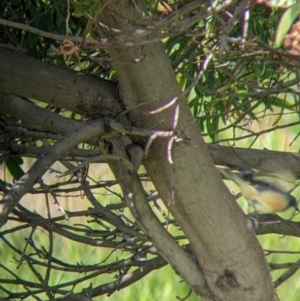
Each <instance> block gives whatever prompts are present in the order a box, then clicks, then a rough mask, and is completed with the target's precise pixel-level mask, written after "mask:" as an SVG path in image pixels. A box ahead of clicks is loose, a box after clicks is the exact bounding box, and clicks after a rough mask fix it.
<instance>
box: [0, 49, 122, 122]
mask: <svg viewBox="0 0 300 301" xmlns="http://www.w3.org/2000/svg"><path fill="white" fill-rule="evenodd" d="M0 90H2V91H5V92H7V93H12V94H15V95H19V96H22V97H27V98H32V99H37V100H39V101H42V102H45V103H48V104H50V105H52V106H55V107H58V108H64V109H68V110H70V111H72V112H76V113H80V114H82V115H84V116H89V117H104V116H105V117H107V116H115V115H117V114H118V113H120V112H122V111H123V109H122V108H121V106H120V104H119V102H118V100H117V92H116V91H117V90H116V84H115V83H113V82H110V81H107V80H104V79H102V78H99V77H96V76H92V75H86V74H85V75H83V74H81V73H79V72H74V71H72V70H68V69H67V68H64V67H59V66H54V65H51V64H48V63H45V62H42V61H38V60H36V59H33V58H31V57H29V56H26V55H24V54H22V53H20V52H16V51H10V50H7V49H3V48H1V47H0ZM23 113H24V112H23Z"/></svg>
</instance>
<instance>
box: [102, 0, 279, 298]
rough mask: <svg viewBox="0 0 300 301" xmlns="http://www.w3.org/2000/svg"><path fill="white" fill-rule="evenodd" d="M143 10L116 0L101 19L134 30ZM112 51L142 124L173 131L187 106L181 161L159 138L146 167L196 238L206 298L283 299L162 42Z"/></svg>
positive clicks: (129, 104) (178, 149) (176, 149)
mask: <svg viewBox="0 0 300 301" xmlns="http://www.w3.org/2000/svg"><path fill="white" fill-rule="evenodd" d="M143 9H144V8H143V7H142V6H139V9H137V8H136V7H134V6H133V5H131V2H130V1H122V2H121V3H120V2H118V3H113V2H110V3H109V5H108V6H107V7H105V8H104V9H103V14H102V15H101V16H100V20H101V22H104V23H105V24H107V25H108V26H112V27H114V28H116V27H117V28H119V29H122V30H128V28H129V27H130V26H129V24H134V22H135V21H137V20H139V19H141V18H143V14H145V13H146V10H144V11H143ZM118 16H123V17H122V18H120V19H119V18H118ZM124 17H125V18H126V22H124ZM125 24H126V25H125ZM131 29H132V28H131ZM137 53H143V60H142V61H141V62H140V63H137V64H130V62H134V61H135V60H136V58H137ZM110 55H111V57H112V59H113V60H114V66H115V68H116V71H117V74H118V78H119V85H120V93H121V96H122V99H123V101H124V104H125V106H126V108H135V109H134V110H131V111H130V118H131V119H132V120H133V122H134V123H135V124H136V125H137V126H140V127H145V128H156V129H160V130H161V129H162V130H169V129H172V124H173V123H174V118H176V116H175V115H174V114H175V113H174V112H175V107H176V105H177V104H178V105H179V116H178V126H177V128H176V130H181V131H183V132H184V134H185V136H186V137H188V138H189V143H183V142H181V143H178V144H175V145H174V146H173V152H172V159H173V161H174V165H171V164H170V163H169V162H168V159H167V154H166V143H165V142H161V141H154V143H153V145H152V146H151V150H150V153H149V157H148V159H147V160H145V162H144V164H145V167H146V169H147V172H148V174H149V175H150V177H151V179H152V181H153V183H154V185H155V187H156V188H157V191H158V192H159V194H160V196H161V197H162V199H163V200H164V202H165V203H166V205H167V206H169V209H170V212H171V213H172V214H173V216H174V217H175V219H176V220H177V222H178V223H179V225H180V226H181V228H182V229H183V231H184V232H185V234H186V235H187V237H188V238H189V241H190V243H191V246H192V249H193V251H194V254H195V256H196V258H197V261H198V263H199V268H200V269H201V271H202V273H203V274H204V277H205V280H206V283H207V286H208V290H209V291H210V294H209V295H208V296H205V300H231V301H233V300H251V301H253V300H276V296H275V293H274V287H273V284H272V281H271V277H270V274H269V270H268V266H267V263H266V260H265V258H264V255H263V252H262V250H261V248H260V246H259V244H258V242H257V240H256V238H255V235H254V232H253V231H251V230H249V229H248V228H247V226H246V224H247V223H246V219H245V217H244V215H243V214H242V212H241V210H240V208H239V207H238V205H237V204H236V203H235V202H234V201H233V199H232V196H231V195H230V193H229V191H228V189H227V188H226V187H225V185H224V184H223V182H222V181H221V177H220V176H219V174H218V172H217V170H216V169H215V167H214V165H213V161H212V159H211V157H210V155H209V152H208V150H207V147H206V144H205V143H204V141H203V139H202V137H201V135H200V133H199V129H198V127H197V126H196V124H195V122H194V120H193V116H192V115H191V113H190V110H189V108H188V106H187V104H186V101H185V99H184V98H183V97H182V96H181V95H182V94H181V91H180V88H179V86H178V84H177V82H176V78H175V75H174V72H173V70H172V68H171V64H170V62H169V60H168V58H167V56H166V54H165V51H164V49H163V47H162V45H161V44H159V43H157V44H152V45H149V46H145V47H143V48H141V49H127V50H124V49H123V50H122V53H121V54H120V52H119V51H118V50H116V49H115V50H111V51H110ZM174 97H178V101H177V102H176V103H175V104H174V105H173V106H171V107H170V108H168V109H166V110H160V112H159V113H157V114H149V112H150V111H152V110H157V109H159V108H160V107H162V106H163V105H165V104H166V103H167V102H169V101H170V100H172V99H174ZM141 104H143V106H141ZM174 116H175V117H174ZM160 251H161V250H160ZM167 260H168V259H167ZM173 268H174V269H175V270H176V271H177V272H178V273H179V274H180V275H181V276H182V278H183V280H185V281H186V282H187V283H188V284H189V285H190V286H191V287H192V288H193V289H195V291H196V293H198V294H201V293H202V292H201V291H199V290H197V287H193V286H192V285H191V283H190V282H189V281H187V279H186V278H185V277H184V274H185V273H186V272H187V271H184V270H181V269H180V268H178V266H177V265H176V263H175V265H173Z"/></svg>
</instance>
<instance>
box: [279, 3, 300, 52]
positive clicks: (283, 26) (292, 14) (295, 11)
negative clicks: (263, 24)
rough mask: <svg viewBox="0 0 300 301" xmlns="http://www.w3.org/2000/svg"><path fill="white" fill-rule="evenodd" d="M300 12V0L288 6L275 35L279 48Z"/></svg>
mask: <svg viewBox="0 0 300 301" xmlns="http://www.w3.org/2000/svg"><path fill="white" fill-rule="evenodd" d="M299 13H300V0H297V2H296V3H295V4H294V5H292V6H291V7H290V8H288V9H287V10H286V11H285V12H284V14H283V15H282V17H281V19H280V21H279V24H278V27H277V30H276V37H275V47H276V48H279V47H280V46H281V44H282V42H283V39H284V37H285V36H286V34H287V33H288V31H289V30H290V28H291V26H292V24H293V23H294V21H295V19H296V18H297V17H298V15H299Z"/></svg>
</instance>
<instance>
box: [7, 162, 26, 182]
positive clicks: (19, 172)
mask: <svg viewBox="0 0 300 301" xmlns="http://www.w3.org/2000/svg"><path fill="white" fill-rule="evenodd" d="M21 164H23V160H22V158H20V157H12V158H9V159H8V160H6V166H7V169H8V170H9V172H10V174H11V175H12V176H13V177H14V178H15V179H16V180H19V179H20V178H21V177H22V176H23V175H24V174H25V173H24V171H23V169H22V168H21V167H20V165H21Z"/></svg>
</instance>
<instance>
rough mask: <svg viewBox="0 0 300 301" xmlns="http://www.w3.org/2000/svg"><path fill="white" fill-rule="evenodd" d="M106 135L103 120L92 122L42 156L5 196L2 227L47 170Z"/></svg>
mask: <svg viewBox="0 0 300 301" xmlns="http://www.w3.org/2000/svg"><path fill="white" fill-rule="evenodd" d="M104 133H105V129H104V124H103V121H102V120H98V121H94V122H90V123H88V124H86V125H84V126H82V127H81V128H80V129H77V130H75V131H72V132H71V133H70V134H68V135H66V136H65V137H64V138H62V139H61V140H60V141H59V142H57V143H56V144H55V145H54V146H53V148H52V149H51V150H50V151H49V152H47V153H46V154H45V155H43V156H41V157H40V158H39V159H38V160H37V161H36V162H35V163H34V164H33V165H32V167H31V168H30V170H29V171H28V173H26V174H25V175H24V176H22V177H21V178H20V179H19V180H18V181H17V182H16V183H15V184H14V185H13V187H12V189H11V190H10V191H9V192H8V193H7V194H6V195H5V196H4V198H3V199H2V201H1V202H0V226H2V225H4V224H5V222H6V219H7V216H8V214H9V213H10V212H11V211H12V210H13V209H14V207H15V206H16V205H17V204H18V203H19V201H20V199H21V197H22V196H23V195H24V194H25V193H26V192H28V191H29V190H30V189H31V188H32V186H33V185H34V184H35V183H36V181H37V180H39V178H41V177H42V175H43V174H44V173H45V172H46V170H47V169H48V168H49V167H50V166H51V165H52V164H53V163H54V162H55V161H56V160H58V159H59V158H60V157H61V156H62V155H64V154H65V153H66V152H67V151H69V150H70V149H72V148H73V147H75V146H76V145H78V144H79V143H82V142H84V141H86V140H88V139H91V138H93V137H95V136H101V135H103V134H104Z"/></svg>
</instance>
